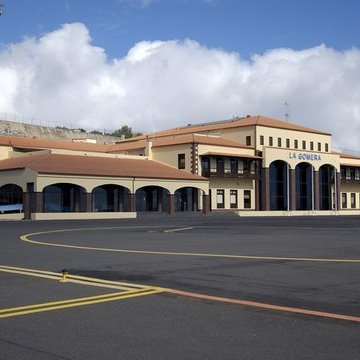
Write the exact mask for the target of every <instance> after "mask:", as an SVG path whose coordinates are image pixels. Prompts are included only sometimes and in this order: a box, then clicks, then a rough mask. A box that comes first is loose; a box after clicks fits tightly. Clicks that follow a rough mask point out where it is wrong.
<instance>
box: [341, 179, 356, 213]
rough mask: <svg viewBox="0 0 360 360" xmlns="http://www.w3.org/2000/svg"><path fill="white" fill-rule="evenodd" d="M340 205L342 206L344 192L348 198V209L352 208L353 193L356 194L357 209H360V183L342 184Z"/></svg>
mask: <svg viewBox="0 0 360 360" xmlns="http://www.w3.org/2000/svg"><path fill="white" fill-rule="evenodd" d="M340 193H341V195H340V207H342V194H345V196H346V199H347V207H346V209H351V194H352V193H353V194H355V209H360V185H359V184H341V186H340Z"/></svg>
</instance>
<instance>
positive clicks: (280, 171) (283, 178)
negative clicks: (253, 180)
mask: <svg viewBox="0 0 360 360" xmlns="http://www.w3.org/2000/svg"><path fill="white" fill-rule="evenodd" d="M288 166H289V165H288V164H287V163H286V162H284V161H281V160H277V161H274V162H272V163H271V164H270V210H288V196H289V195H288V192H289V191H288V189H289V184H288V181H289V177H288V173H289V171H288Z"/></svg>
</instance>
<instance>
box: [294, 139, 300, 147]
mask: <svg viewBox="0 0 360 360" xmlns="http://www.w3.org/2000/svg"><path fill="white" fill-rule="evenodd" d="M298 147H299V143H298V141H297V140H294V148H295V149H297V148H298Z"/></svg>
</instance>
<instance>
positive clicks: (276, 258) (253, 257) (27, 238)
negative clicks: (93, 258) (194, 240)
mask: <svg viewBox="0 0 360 360" xmlns="http://www.w3.org/2000/svg"><path fill="white" fill-rule="evenodd" d="M93 229H96V230H98V229H107V228H92V229H90V228H87V229H82V230H93ZM108 229H113V228H108ZM74 230H75V231H80V230H81V229H74ZM65 231H66V232H68V231H71V229H65V230H52V231H42V232H36V233H30V234H24V235H21V236H20V239H21V240H22V241H24V242H28V243H31V244H36V245H46V246H54V247H62V248H69V249H80V250H92V251H105V252H119V253H130V254H148V255H171V256H195V257H215V258H226V259H247V260H272V261H279V260H280V261H306V262H324V263H356V264H360V259H331V258H306V257H283V256H257V255H228V254H210V253H209V254H207V253H187V252H168V251H151V250H128V249H114V248H102V247H92V246H80V245H67V244H58V243H50V242H44V241H36V240H31V239H30V237H31V236H35V235H43V234H50V233H56V232H65Z"/></svg>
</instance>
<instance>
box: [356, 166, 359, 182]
mask: <svg viewBox="0 0 360 360" xmlns="http://www.w3.org/2000/svg"><path fill="white" fill-rule="evenodd" d="M355 180H356V181H359V180H360V169H359V168H356V169H355Z"/></svg>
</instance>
